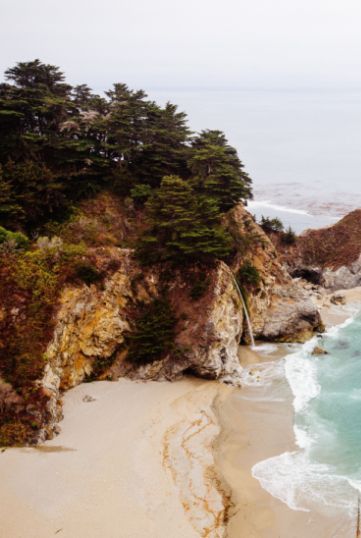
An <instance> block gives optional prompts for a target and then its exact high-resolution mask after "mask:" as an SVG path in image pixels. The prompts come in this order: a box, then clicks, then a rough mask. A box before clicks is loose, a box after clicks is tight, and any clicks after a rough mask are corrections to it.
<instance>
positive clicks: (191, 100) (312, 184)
mask: <svg viewBox="0 0 361 538" xmlns="http://www.w3.org/2000/svg"><path fill="white" fill-rule="evenodd" d="M148 93H149V96H150V97H151V98H152V99H154V100H156V101H157V102H159V103H161V104H164V103H165V102H167V101H171V102H173V103H175V104H178V105H179V108H180V110H184V111H185V112H187V114H188V117H189V124H190V127H191V129H192V130H194V131H200V130H202V129H220V130H222V131H224V132H225V134H226V136H227V138H228V140H229V143H230V144H231V145H233V146H235V147H236V148H237V150H238V153H239V156H240V158H241V160H242V161H243V163H244V164H245V168H246V171H247V172H248V173H249V175H250V176H251V178H252V179H253V188H254V201H253V202H250V204H249V208H250V211H251V212H252V213H254V214H255V215H256V216H257V217H258V218H260V217H261V216H262V215H264V216H270V217H275V216H278V217H280V218H281V220H282V221H283V222H284V224H285V226H287V227H288V226H291V227H292V228H293V229H294V230H295V231H296V232H297V233H300V232H302V231H303V230H304V229H306V228H317V227H321V226H328V225H330V224H333V223H334V222H336V221H337V220H338V219H339V218H341V217H342V216H344V215H345V214H346V213H348V212H349V211H352V210H353V209H355V208H357V207H361V151H360V142H361V91H360V90H358V89H355V90H341V89H339V90H336V89H334V90H333V89H300V90H297V89H268V90H267V89H232V90H231V89H183V90H182V89H174V88H167V89H157V90H155V89H153V90H152V91H149V92H148Z"/></svg>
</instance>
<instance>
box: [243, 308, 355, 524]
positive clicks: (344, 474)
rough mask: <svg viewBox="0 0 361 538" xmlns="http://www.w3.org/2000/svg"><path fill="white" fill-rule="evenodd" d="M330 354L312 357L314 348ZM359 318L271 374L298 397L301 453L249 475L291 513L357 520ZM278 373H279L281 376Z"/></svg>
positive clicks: (275, 392) (275, 385)
mask: <svg viewBox="0 0 361 538" xmlns="http://www.w3.org/2000/svg"><path fill="white" fill-rule="evenodd" d="M316 345H317V346H322V347H323V348H324V349H325V350H326V351H327V352H328V354H327V355H321V356H314V355H312V350H313V349H314V347H315V346H316ZM360 359H361V313H358V314H356V315H355V316H353V317H350V318H349V319H348V320H347V321H346V322H345V323H343V324H342V325H340V326H338V327H334V328H332V329H330V330H329V332H327V333H326V334H324V335H323V336H321V337H315V338H313V339H312V340H310V341H309V342H307V343H306V344H304V345H303V346H299V347H298V349H296V350H295V351H293V352H292V353H290V354H289V355H288V356H287V357H286V358H285V359H283V360H282V361H281V362H280V364H278V365H277V366H276V365H274V366H275V367H274V368H273V370H272V369H270V370H268V372H267V376H266V378H265V379H264V380H263V381H262V379H261V384H262V383H269V380H270V378H271V379H272V383H271V388H270V389H269V400H270V401H272V398H278V397H279V393H280V388H279V384H280V379H281V380H282V381H283V383H287V384H288V386H289V387H290V388H291V391H292V394H293V407H294V435H295V440H296V445H297V447H298V448H297V450H295V451H292V452H285V453H283V454H279V455H276V456H274V457H272V458H269V459H266V460H263V461H260V462H258V463H257V464H256V465H254V467H253V469H252V474H253V476H254V477H255V478H257V480H259V482H260V483H261V485H262V487H263V488H264V489H266V490H267V491H268V492H269V493H271V495H273V496H274V497H276V498H278V499H280V500H281V501H283V502H284V503H286V504H287V505H288V506H289V507H290V508H292V509H293V510H301V511H312V510H315V509H316V510H317V511H319V512H323V513H325V514H327V513H330V514H331V513H332V514H334V513H335V511H338V510H339V511H340V513H342V514H345V513H348V514H349V515H350V516H351V517H355V516H356V514H357V508H358V499H359V495H360V492H361V388H360V387H361V360H360ZM280 371H281V373H280Z"/></svg>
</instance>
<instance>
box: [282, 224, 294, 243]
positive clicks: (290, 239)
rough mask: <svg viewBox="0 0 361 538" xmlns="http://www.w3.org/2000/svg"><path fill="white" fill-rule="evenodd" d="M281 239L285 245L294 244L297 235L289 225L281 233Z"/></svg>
mask: <svg viewBox="0 0 361 538" xmlns="http://www.w3.org/2000/svg"><path fill="white" fill-rule="evenodd" d="M281 241H282V243H283V244H285V245H294V244H295V243H296V241H297V235H296V233H295V232H294V231H293V230H292V228H291V226H289V227H288V228H287V230H286V231H285V232H284V233H283V234H282V236H281Z"/></svg>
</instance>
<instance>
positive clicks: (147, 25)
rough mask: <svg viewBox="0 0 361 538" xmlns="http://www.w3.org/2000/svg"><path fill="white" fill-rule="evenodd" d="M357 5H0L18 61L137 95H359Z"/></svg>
mask: <svg viewBox="0 0 361 538" xmlns="http://www.w3.org/2000/svg"><path fill="white" fill-rule="evenodd" d="M360 27H361V2H360V0H217V1H215V0H132V1H130V0H97V1H94V0H0V77H1V78H3V72H4V70H5V69H6V68H7V67H10V66H12V65H14V64H15V63H16V62H18V61H28V60H32V59H34V58H40V59H41V60H42V61H44V62H46V63H52V64H55V65H58V66H60V67H61V68H62V70H63V71H64V72H65V73H66V75H67V78H68V80H69V81H70V82H71V83H82V82H86V83H88V84H89V85H90V86H91V87H92V88H93V89H96V90H98V91H101V90H104V89H106V88H109V87H110V86H111V85H112V83H113V82H126V83H127V84H129V85H130V86H131V87H134V88H139V87H141V88H145V89H152V88H164V87H169V88H172V87H173V88H175V87H177V88H179V87H182V88H183V87H185V88H194V87H202V88H206V87H207V88H245V87H246V88H253V87H263V88H279V87H345V88H349V87H353V88H356V87H361V32H360Z"/></svg>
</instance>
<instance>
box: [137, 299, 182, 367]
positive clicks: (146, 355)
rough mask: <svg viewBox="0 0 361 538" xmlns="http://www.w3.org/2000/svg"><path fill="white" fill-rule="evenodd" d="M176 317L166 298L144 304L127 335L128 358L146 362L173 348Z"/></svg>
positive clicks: (140, 362)
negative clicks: (130, 331)
mask: <svg viewBox="0 0 361 538" xmlns="http://www.w3.org/2000/svg"><path fill="white" fill-rule="evenodd" d="M176 323H177V319H176V317H175V316H174V314H173V311H172V308H171V306H170V304H169V302H168V300H166V299H155V300H154V301H153V302H152V303H150V304H148V305H146V306H145V307H144V309H143V311H142V312H141V314H140V315H139V317H138V319H137V320H136V325H135V329H134V331H133V332H132V333H131V334H129V336H128V343H129V352H128V359H129V360H130V361H132V362H135V363H138V364H148V363H151V362H154V361H155V360H157V359H161V358H162V357H164V356H165V355H166V354H167V353H169V352H171V351H172V350H173V349H174V338H175V326H176Z"/></svg>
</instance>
